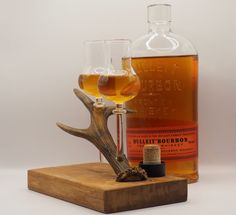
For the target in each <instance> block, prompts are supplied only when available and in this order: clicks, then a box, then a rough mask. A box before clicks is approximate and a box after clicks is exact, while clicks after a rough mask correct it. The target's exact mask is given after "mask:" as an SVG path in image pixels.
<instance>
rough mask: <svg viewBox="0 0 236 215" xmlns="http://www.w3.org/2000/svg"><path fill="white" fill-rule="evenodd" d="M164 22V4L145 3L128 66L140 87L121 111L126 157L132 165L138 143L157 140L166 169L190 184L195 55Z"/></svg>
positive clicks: (194, 162)
mask: <svg viewBox="0 0 236 215" xmlns="http://www.w3.org/2000/svg"><path fill="white" fill-rule="evenodd" d="M170 24H171V6H170V5H168V4H155V5H150V6H148V25H149V30H148V33H147V34H146V35H144V36H143V37H141V38H139V39H138V40H136V41H135V42H134V43H133V47H132V66H133V68H134V70H135V72H136V73H137V75H138V76H139V78H140V82H141V90H140V92H139V94H138V96H137V97H135V98H134V99H133V100H131V101H129V102H127V103H126V107H127V108H131V109H135V110H137V113H133V114H129V115H127V155H128V159H129V161H130V163H131V164H133V165H137V164H138V163H139V162H140V161H141V160H142V150H143V145H144V144H146V143H148V144H150V143H151V144H152V143H153V144H160V145H161V155H162V160H164V161H165V162H166V164H167V165H166V166H167V173H168V174H173V175H177V176H184V177H187V178H188V181H189V182H196V181H197V180H198V129H197V116H198V115H197V85H198V84H197V82H198V55H197V52H196V50H195V48H194V47H193V45H192V44H191V43H190V42H189V41H188V40H186V39H185V38H183V37H182V36H179V35H176V34H174V33H172V32H171V29H170Z"/></svg>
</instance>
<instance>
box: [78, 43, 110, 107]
mask: <svg viewBox="0 0 236 215" xmlns="http://www.w3.org/2000/svg"><path fill="white" fill-rule="evenodd" d="M84 51H85V52H84V55H85V59H84V68H83V71H82V73H81V74H80V76H79V80H78V82H79V86H80V88H81V89H82V90H83V91H84V92H85V93H87V94H89V95H91V96H94V97H95V103H94V106H95V107H98V108H99V107H103V106H104V102H103V99H102V96H101V94H100V93H99V90H98V84H97V82H98V79H99V76H100V75H101V74H102V73H103V72H104V67H105V43H104V40H90V41H85V42H84Z"/></svg>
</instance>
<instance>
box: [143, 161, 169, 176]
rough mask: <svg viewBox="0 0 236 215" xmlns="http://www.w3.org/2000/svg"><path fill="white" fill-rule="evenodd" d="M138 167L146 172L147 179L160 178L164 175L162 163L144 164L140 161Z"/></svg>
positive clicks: (163, 164) (164, 169)
mask: <svg viewBox="0 0 236 215" xmlns="http://www.w3.org/2000/svg"><path fill="white" fill-rule="evenodd" d="M139 167H141V168H142V169H144V170H145V171H146V172H147V175H148V177H162V176H165V175H166V168H165V167H166V165H165V163H164V162H163V161H162V162H161V163H159V164H144V163H143V161H141V162H140V163H139Z"/></svg>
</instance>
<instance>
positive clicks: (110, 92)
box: [98, 75, 140, 104]
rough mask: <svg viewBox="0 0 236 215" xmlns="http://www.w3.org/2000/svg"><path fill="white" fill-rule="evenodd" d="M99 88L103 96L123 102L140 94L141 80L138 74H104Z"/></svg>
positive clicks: (119, 102) (117, 102)
mask: <svg viewBox="0 0 236 215" xmlns="http://www.w3.org/2000/svg"><path fill="white" fill-rule="evenodd" d="M98 88H99V91H100V93H101V94H102V95H103V97H105V98H107V99H108V100H111V101H113V102H115V103H116V104H123V103H124V102H126V101H129V100H131V99H132V98H134V97H135V96H136V95H137V94H138V91H139V89H140V81H139V78H138V76H137V75H102V76H101V77H100V79H99V82H98Z"/></svg>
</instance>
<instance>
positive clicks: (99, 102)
mask: <svg viewBox="0 0 236 215" xmlns="http://www.w3.org/2000/svg"><path fill="white" fill-rule="evenodd" d="M93 106H94V107H96V108H101V107H104V106H105V103H104V102H103V100H102V98H96V101H95V102H94V103H93Z"/></svg>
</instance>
